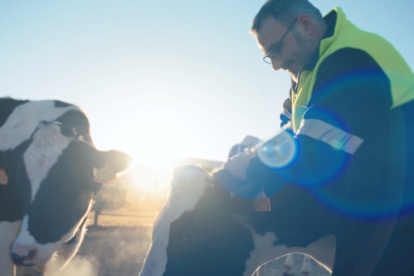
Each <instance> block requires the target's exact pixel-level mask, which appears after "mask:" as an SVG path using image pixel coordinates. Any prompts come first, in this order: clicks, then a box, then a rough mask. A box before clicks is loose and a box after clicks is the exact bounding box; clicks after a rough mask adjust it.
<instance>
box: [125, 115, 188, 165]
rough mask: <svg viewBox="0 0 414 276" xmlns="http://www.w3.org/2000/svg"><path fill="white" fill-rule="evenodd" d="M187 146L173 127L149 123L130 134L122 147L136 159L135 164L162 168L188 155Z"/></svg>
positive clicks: (184, 139)
mask: <svg viewBox="0 0 414 276" xmlns="http://www.w3.org/2000/svg"><path fill="white" fill-rule="evenodd" d="M187 145H188V143H187V141H186V138H185V137H184V136H183V135H181V134H180V133H179V132H178V131H177V130H176V129H175V128H174V127H173V126H171V125H167V124H161V123H147V124H143V125H140V126H139V127H138V128H136V129H134V131H133V132H132V133H129V135H128V137H127V138H126V139H125V140H124V141H123V145H122V147H123V148H125V150H126V152H128V153H129V154H130V155H131V156H132V157H133V158H134V163H136V164H146V165H149V166H151V167H153V168H162V167H165V166H168V165H169V164H170V163H171V162H172V161H174V160H175V159H177V158H179V157H181V156H185V155H187V154H188V147H187Z"/></svg>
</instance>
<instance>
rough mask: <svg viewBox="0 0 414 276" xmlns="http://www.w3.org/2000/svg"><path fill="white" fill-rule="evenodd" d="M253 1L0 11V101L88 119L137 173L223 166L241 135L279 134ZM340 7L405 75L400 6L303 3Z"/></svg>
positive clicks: (279, 81) (124, 0) (49, 4)
mask: <svg viewBox="0 0 414 276" xmlns="http://www.w3.org/2000/svg"><path fill="white" fill-rule="evenodd" d="M263 3H264V1H262V0H261V1H258V0H250V1H246V0H238V1H236V0H225V1H223V0H209V1H194V0H176V1H171V0H169V1H167V0H158V1H143V0H135V1H132V0H117V1H115V0H111V1H108V0H99V1H98V0H88V1H84V0H82V1H80V0H71V1H62V0H59V1H58V0H53V1H52V0H49V1H41V0H37V1H33V0H19V1H16V0H2V1H1V2H0V91H1V95H3V96H11V97H15V98H21V99H60V100H63V101H67V102H71V103H74V104H77V105H79V106H81V107H82V108H83V109H84V110H85V111H86V113H87V114H88V116H89V118H90V121H91V126H92V135H93V138H94V140H95V143H96V145H97V147H98V148H99V149H102V150H103V149H110V148H117V149H121V150H124V151H126V152H129V153H131V154H132V155H133V156H134V157H135V161H136V162H137V163H152V164H154V163H156V162H164V161H168V160H170V159H172V158H175V157H178V156H180V155H183V156H191V157H197V158H206V159H214V160H225V158H226V156H227V153H228V150H229V148H230V147H231V146H232V145H233V144H234V143H236V142H238V141H240V140H241V139H242V138H243V136H244V135H245V134H252V135H256V136H258V137H260V138H268V137H270V136H272V134H274V133H275V132H277V130H278V128H279V112H280V107H281V105H282V103H283V101H284V99H285V98H286V97H287V93H288V89H289V84H290V78H289V76H288V75H287V74H286V73H283V72H274V71H272V70H271V68H270V66H267V65H266V64H264V63H263V62H262V61H261V57H262V56H261V53H260V51H259V49H258V47H257V45H256V42H255V40H254V38H253V37H252V36H251V35H250V34H249V27H250V24H251V20H252V18H253V17H254V15H255V14H256V12H257V11H258V10H259V8H260V7H261V5H262V4H263ZM312 3H313V4H314V5H315V6H317V7H318V8H319V9H320V10H321V12H322V13H323V14H325V13H327V12H328V11H329V10H331V9H332V7H334V6H339V7H342V8H343V9H344V11H345V13H346V14H347V16H348V18H349V19H350V20H351V21H352V22H353V23H355V24H356V25H357V26H359V27H360V28H362V29H365V30H368V31H371V32H374V33H378V34H380V35H382V36H384V37H385V38H386V39H388V40H389V41H391V42H392V43H393V44H394V46H395V47H396V48H397V49H398V50H399V51H400V52H401V54H402V55H403V56H404V57H405V58H406V60H407V62H408V64H409V65H410V67H411V68H414V46H413V42H414V39H413V27H414V17H413V16H412V13H413V12H414V1H412V0H398V1H390V0H377V1H374V0H364V1H360V0H359V1H356V0H337V1H335V0H329V1H328V0H315V1H312Z"/></svg>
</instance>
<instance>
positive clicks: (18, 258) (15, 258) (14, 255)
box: [10, 253, 25, 265]
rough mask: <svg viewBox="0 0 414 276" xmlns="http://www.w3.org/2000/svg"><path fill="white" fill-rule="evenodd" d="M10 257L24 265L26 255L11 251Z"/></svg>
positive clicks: (16, 263)
mask: <svg viewBox="0 0 414 276" xmlns="http://www.w3.org/2000/svg"><path fill="white" fill-rule="evenodd" d="M10 257H11V259H12V261H13V263H14V264H15V265H23V261H24V259H25V257H24V256H20V255H17V254H14V253H10Z"/></svg>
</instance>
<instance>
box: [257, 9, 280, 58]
mask: <svg viewBox="0 0 414 276" xmlns="http://www.w3.org/2000/svg"><path fill="white" fill-rule="evenodd" d="M286 29H287V27H286V26H285V25H283V24H282V23H280V21H278V20H276V19H275V18H274V17H273V16H271V15H269V16H267V17H265V18H264V19H263V20H262V24H260V30H259V31H258V32H257V36H256V39H257V43H258V44H259V47H260V50H261V51H262V52H263V53H265V52H266V50H268V49H269V47H270V45H272V44H273V43H276V42H278V41H279V40H280V38H281V37H282V36H283V33H284V31H286Z"/></svg>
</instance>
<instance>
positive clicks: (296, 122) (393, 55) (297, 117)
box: [292, 8, 414, 132]
mask: <svg viewBox="0 0 414 276" xmlns="http://www.w3.org/2000/svg"><path fill="white" fill-rule="evenodd" d="M334 11H335V12H336V17H337V19H336V24H335V28H334V33H333V35H332V36H329V37H326V38H324V39H323V40H322V41H321V42H320V46H319V51H318V52H319V53H318V54H319V59H318V61H317V63H316V65H315V66H314V67H313V68H312V69H311V70H305V71H303V72H302V73H301V74H300V77H299V84H298V87H297V92H296V93H295V96H294V97H293V101H292V111H293V127H294V130H295V132H296V131H297V130H298V129H299V128H300V124H301V122H302V117H303V114H304V113H305V112H306V109H307V108H306V107H307V106H308V103H309V101H310V99H311V97H312V90H313V88H314V85H315V82H316V79H317V75H318V69H319V67H320V65H321V64H322V63H323V62H324V61H325V59H326V58H327V57H329V56H330V55H332V54H333V53H335V52H337V51H338V50H340V49H344V48H353V49H359V50H362V51H364V52H366V53H367V54H368V55H370V56H371V57H372V58H373V59H374V60H375V62H376V63H378V66H379V67H380V68H381V69H382V70H383V71H384V73H385V74H386V76H387V77H388V79H389V81H390V83H391V96H392V107H397V106H400V105H402V104H404V103H407V102H409V101H411V100H413V99H414V74H413V72H412V71H411V69H410V67H409V66H408V64H407V63H406V62H405V60H404V59H403V57H402V56H401V55H400V54H399V53H398V51H397V50H396V49H395V48H394V47H393V46H392V45H391V44H390V43H389V42H388V41H387V40H385V39H384V38H382V37H381V36H378V35H376V34H373V33H370V32H366V31H363V30H361V29H359V28H358V27H356V26H355V25H354V24H352V23H351V22H350V21H349V20H347V19H346V17H345V14H344V12H343V11H342V9H341V8H334ZM328 16H329V15H328Z"/></svg>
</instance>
